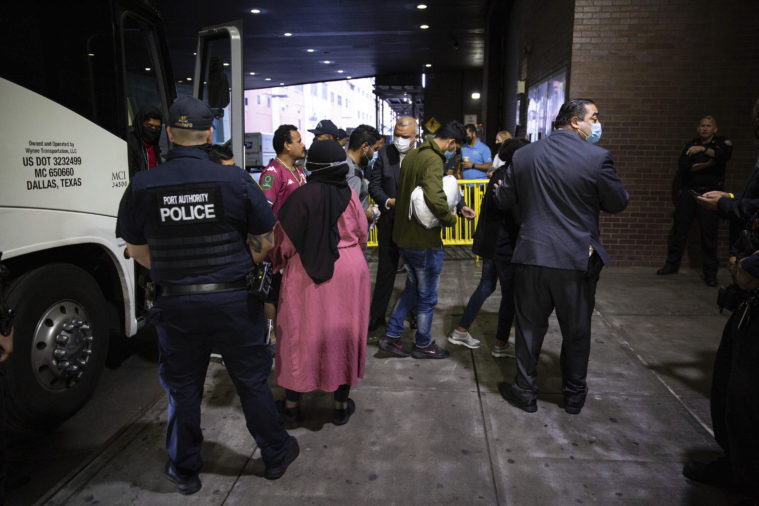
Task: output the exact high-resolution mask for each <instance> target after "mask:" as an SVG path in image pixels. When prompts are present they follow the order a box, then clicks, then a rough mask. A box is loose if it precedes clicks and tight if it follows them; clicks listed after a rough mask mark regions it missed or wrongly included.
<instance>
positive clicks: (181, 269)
mask: <svg viewBox="0 0 759 506" xmlns="http://www.w3.org/2000/svg"><path fill="white" fill-rule="evenodd" d="M223 185H224V183H222V182H206V183H190V184H178V185H168V186H158V187H153V188H149V189H148V190H147V191H148V192H149V194H150V197H149V199H148V201H149V202H150V204H149V205H150V207H151V209H150V213H149V214H150V222H151V226H150V227H149V230H150V236H149V237H147V240H148V244H149V246H150V256H151V270H154V271H156V272H157V273H159V274H160V279H175V280H178V279H182V278H185V277H188V276H197V275H200V274H208V273H211V272H214V271H218V270H221V269H223V268H224V267H226V266H229V265H232V264H238V265H239V264H241V263H243V262H246V261H247V262H250V253H249V252H248V250H247V246H246V239H247V235H246V234H245V233H243V232H241V231H240V230H238V229H236V228H235V227H234V226H232V224H231V223H229V222H227V221H226V220H225V219H224V198H223V194H224V190H223Z"/></svg>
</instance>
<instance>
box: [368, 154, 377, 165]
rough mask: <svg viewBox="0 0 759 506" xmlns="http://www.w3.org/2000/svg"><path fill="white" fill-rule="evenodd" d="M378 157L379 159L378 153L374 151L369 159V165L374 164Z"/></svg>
mask: <svg viewBox="0 0 759 506" xmlns="http://www.w3.org/2000/svg"><path fill="white" fill-rule="evenodd" d="M378 157H379V151H375V152H374V154H373V155H372V157H371V159H370V160H369V164H372V163H374V162H376V161H377V158H378Z"/></svg>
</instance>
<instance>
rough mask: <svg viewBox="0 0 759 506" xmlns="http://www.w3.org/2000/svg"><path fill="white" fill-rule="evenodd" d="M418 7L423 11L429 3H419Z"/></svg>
mask: <svg viewBox="0 0 759 506" xmlns="http://www.w3.org/2000/svg"><path fill="white" fill-rule="evenodd" d="M416 8H417V9H419V10H420V11H423V10H424V9H426V8H427V4H418V5H417V6H416Z"/></svg>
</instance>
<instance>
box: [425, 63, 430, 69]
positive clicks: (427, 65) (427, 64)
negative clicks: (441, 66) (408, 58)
mask: <svg viewBox="0 0 759 506" xmlns="http://www.w3.org/2000/svg"><path fill="white" fill-rule="evenodd" d="M424 66H425V67H427V68H430V67H432V64H431V63H425V64H424Z"/></svg>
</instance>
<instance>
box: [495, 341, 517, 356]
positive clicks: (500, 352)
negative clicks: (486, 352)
mask: <svg viewBox="0 0 759 506" xmlns="http://www.w3.org/2000/svg"><path fill="white" fill-rule="evenodd" d="M490 354H491V355H493V356H494V357H495V358H514V357H515V356H516V355H514V348H513V347H512V346H511V344H509V343H506V345H505V346H493V349H492V350H491V351H490Z"/></svg>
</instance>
